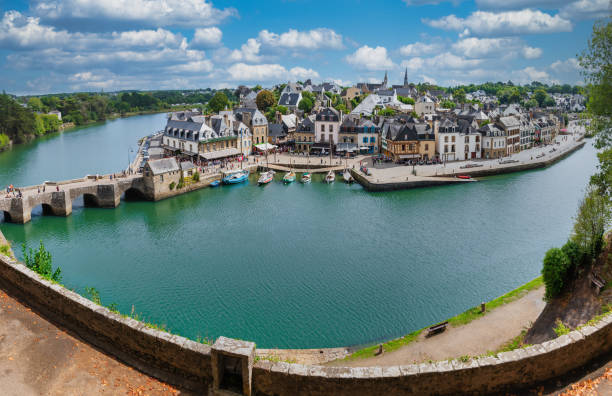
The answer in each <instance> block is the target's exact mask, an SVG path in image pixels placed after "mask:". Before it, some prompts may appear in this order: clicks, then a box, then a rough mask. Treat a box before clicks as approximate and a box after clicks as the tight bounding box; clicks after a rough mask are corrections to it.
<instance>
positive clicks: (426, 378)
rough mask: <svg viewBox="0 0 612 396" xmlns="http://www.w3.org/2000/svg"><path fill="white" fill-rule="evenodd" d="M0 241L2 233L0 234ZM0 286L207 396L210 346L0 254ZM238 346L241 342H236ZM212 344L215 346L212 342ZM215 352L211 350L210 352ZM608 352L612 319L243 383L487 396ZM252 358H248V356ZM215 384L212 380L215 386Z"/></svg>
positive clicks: (258, 368)
mask: <svg viewBox="0 0 612 396" xmlns="http://www.w3.org/2000/svg"><path fill="white" fill-rule="evenodd" d="M0 235H1V233H0ZM0 286H2V287H3V288H5V289H6V290H7V291H9V292H11V293H13V294H15V295H16V296H17V297H19V298H21V299H23V301H26V302H27V303H28V304H29V305H31V306H32V307H34V308H35V309H37V310H39V311H40V312H41V313H43V315H45V316H48V317H50V319H52V320H54V321H56V322H59V323H60V324H62V325H63V326H65V327H66V328H67V329H69V330H72V331H74V332H75V333H77V334H78V335H80V336H81V337H82V338H84V339H85V340H86V341H88V342H90V343H92V344H94V345H96V346H98V347H99V348H101V349H102V350H104V351H106V352H108V353H110V354H113V355H115V356H117V357H118V358H119V359H121V360H123V361H125V362H126V363H128V364H131V365H133V366H135V367H136V368H138V369H140V370H142V371H143V372H145V373H147V374H150V375H153V376H156V377H158V378H160V379H162V380H165V381H167V382H169V383H172V384H175V385H179V386H181V387H184V388H188V389H192V390H195V391H196V392H198V393H199V394H210V393H211V391H212V389H213V372H216V373H217V376H218V375H219V374H218V373H219V368H215V367H216V366H215V367H213V364H212V357H211V354H212V353H211V347H210V346H208V345H203V344H199V343H196V342H193V341H190V340H188V339H186V338H183V337H180V336H175V335H171V334H168V333H164V332H160V331H157V330H153V329H150V328H148V327H146V326H145V325H144V324H142V323H140V322H138V321H136V320H133V319H131V318H124V317H122V316H120V315H117V314H114V313H112V312H110V311H108V310H107V309H106V308H104V307H100V306H98V305H96V304H94V303H92V302H91V301H89V300H87V299H85V298H83V297H82V296H80V295H78V294H76V293H74V292H71V291H69V290H66V289H65V288H63V287H61V286H59V285H56V284H52V283H50V282H48V281H45V280H44V279H41V278H40V277H39V276H38V275H37V274H36V273H34V272H32V271H30V270H29V269H28V268H26V267H25V266H24V265H22V264H20V263H18V262H17V261H15V260H13V259H10V258H8V257H5V256H2V255H0ZM243 343H244V342H243ZM215 345H216V344H215ZM213 348H215V347H213ZM611 348H612V315H608V316H606V317H604V318H603V319H602V320H601V321H600V322H599V323H597V324H595V325H593V326H585V327H583V328H582V329H580V330H576V331H572V332H571V333H569V334H568V335H564V336H561V337H559V338H557V339H555V340H552V341H548V342H545V343H543V344H539V345H534V346H531V347H527V348H524V349H518V350H515V351H512V352H504V353H500V354H499V355H497V357H484V358H479V359H473V360H470V361H467V362H462V361H459V360H453V361H442V362H436V363H424V364H413V365H406V366H390V367H355V368H348V367H324V366H316V365H301V364H289V363H283V362H275V363H273V362H269V361H259V362H256V363H255V364H254V365H251V364H248V365H245V367H248V373H245V374H244V375H245V376H246V377H245V378H248V381H245V382H244V383H248V384H250V387H251V389H246V390H244V391H243V394H253V395H269V396H272V395H277V396H280V395H330V394H333V395H386V394H395V395H408V394H418V395H429V394H439V395H451V394H487V393H491V392H497V391H503V390H505V389H511V388H512V389H515V388H517V387H528V386H533V385H535V384H537V383H538V382H541V381H545V380H548V379H550V378H554V377H558V376H561V375H563V374H565V373H566V372H568V371H569V370H572V369H574V368H577V367H580V366H583V365H585V364H586V363H588V362H589V361H591V360H592V359H594V358H596V357H598V356H599V355H601V354H603V353H606V352H608V351H609V350H610V349H611ZM249 356H250V357H249V359H252V354H251V355H249ZM217 382H218V381H217Z"/></svg>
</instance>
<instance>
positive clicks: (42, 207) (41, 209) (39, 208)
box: [30, 202, 57, 216]
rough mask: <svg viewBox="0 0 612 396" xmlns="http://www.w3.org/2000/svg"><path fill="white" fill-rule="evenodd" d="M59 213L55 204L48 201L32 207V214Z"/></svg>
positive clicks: (54, 214)
mask: <svg viewBox="0 0 612 396" xmlns="http://www.w3.org/2000/svg"><path fill="white" fill-rule="evenodd" d="M56 215H57V213H56V211H55V209H53V206H51V204H48V203H45V202H43V203H40V204H38V205H36V206H33V207H32V208H31V209H30V216H56Z"/></svg>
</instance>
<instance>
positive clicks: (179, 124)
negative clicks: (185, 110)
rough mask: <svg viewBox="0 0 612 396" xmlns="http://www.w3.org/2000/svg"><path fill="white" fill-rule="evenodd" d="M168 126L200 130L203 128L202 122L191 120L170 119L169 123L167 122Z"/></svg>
mask: <svg viewBox="0 0 612 396" xmlns="http://www.w3.org/2000/svg"><path fill="white" fill-rule="evenodd" d="M168 128H176V129H184V130H186V131H193V132H199V131H200V129H202V123H200V122H191V121H176V120H168V123H167V124H166V130H167V129H168Z"/></svg>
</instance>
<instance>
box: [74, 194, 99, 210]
mask: <svg viewBox="0 0 612 396" xmlns="http://www.w3.org/2000/svg"><path fill="white" fill-rule="evenodd" d="M81 201H82V204H83V206H84V207H86V208H99V207H101V206H102V205H101V204H100V199H99V197H98V196H97V195H96V194H94V193H91V192H83V193H81V194H78V195H76V196H75V197H74V198H72V208H73V209H74V207H75V206H80V204H81ZM75 203H76V205H75Z"/></svg>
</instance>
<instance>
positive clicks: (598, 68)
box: [578, 20, 612, 148]
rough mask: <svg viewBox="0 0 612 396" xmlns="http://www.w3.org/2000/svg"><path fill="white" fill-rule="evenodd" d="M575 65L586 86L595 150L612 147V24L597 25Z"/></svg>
mask: <svg viewBox="0 0 612 396" xmlns="http://www.w3.org/2000/svg"><path fill="white" fill-rule="evenodd" d="M578 62H579V64H580V66H581V68H582V73H583V75H584V77H585V80H586V83H587V91H588V97H589V99H588V102H587V110H586V117H587V118H588V119H590V126H589V130H590V132H591V133H593V134H594V135H597V139H596V145H597V148H604V147H610V146H612V22H611V21H610V20H608V22H607V23H604V22H597V23H595V24H594V25H593V33H592V35H591V39H590V40H589V44H588V49H587V50H585V51H584V52H583V53H582V54H581V55H580V56H579V57H578Z"/></svg>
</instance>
